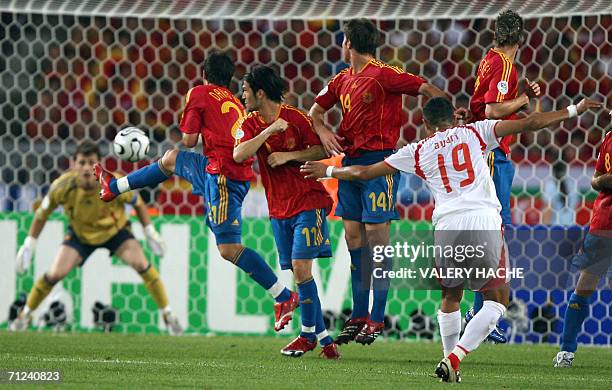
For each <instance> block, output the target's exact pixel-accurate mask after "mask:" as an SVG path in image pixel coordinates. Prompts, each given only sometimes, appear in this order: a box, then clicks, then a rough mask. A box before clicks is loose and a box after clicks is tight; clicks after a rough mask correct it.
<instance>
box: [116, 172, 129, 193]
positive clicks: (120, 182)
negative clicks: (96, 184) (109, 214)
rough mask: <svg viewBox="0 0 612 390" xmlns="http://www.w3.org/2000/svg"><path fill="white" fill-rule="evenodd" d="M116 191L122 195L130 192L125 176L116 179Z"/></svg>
mask: <svg viewBox="0 0 612 390" xmlns="http://www.w3.org/2000/svg"><path fill="white" fill-rule="evenodd" d="M117 189H118V190H119V192H120V193H122V194H123V193H124V192H128V191H130V183H129V182H128V178H127V176H124V177H121V178H119V179H117Z"/></svg>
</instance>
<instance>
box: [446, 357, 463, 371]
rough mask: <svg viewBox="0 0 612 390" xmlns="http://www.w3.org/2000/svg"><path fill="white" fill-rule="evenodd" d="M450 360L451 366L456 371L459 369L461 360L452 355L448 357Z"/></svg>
mask: <svg viewBox="0 0 612 390" xmlns="http://www.w3.org/2000/svg"><path fill="white" fill-rule="evenodd" d="M448 360H450V362H451V366H453V369H454V370H455V371H456V370H458V369H459V363H461V360H459V358H458V357H457V355H455V354H454V353H451V354H450V355H448Z"/></svg>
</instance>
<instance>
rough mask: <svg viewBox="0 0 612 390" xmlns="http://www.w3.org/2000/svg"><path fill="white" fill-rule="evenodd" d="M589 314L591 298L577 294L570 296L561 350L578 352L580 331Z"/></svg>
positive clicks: (564, 321)
mask: <svg viewBox="0 0 612 390" xmlns="http://www.w3.org/2000/svg"><path fill="white" fill-rule="evenodd" d="M588 315H589V299H588V298H585V297H581V296H580V295H576V293H575V292H574V293H573V294H572V296H571V297H570V300H569V303H568V304H567V310H566V311H565V319H564V320H563V336H562V337H561V350H562V351H567V352H576V349H577V348H578V332H580V329H582V323H583V322H584V319H585V318H586V317H587V316H588Z"/></svg>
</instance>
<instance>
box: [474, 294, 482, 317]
mask: <svg viewBox="0 0 612 390" xmlns="http://www.w3.org/2000/svg"><path fill="white" fill-rule="evenodd" d="M483 301H484V299H483V298H482V293H481V292H478V291H474V314H476V313H478V311H479V310H480V309H482V302H483Z"/></svg>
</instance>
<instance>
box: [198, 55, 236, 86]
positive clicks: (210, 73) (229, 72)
mask: <svg viewBox="0 0 612 390" xmlns="http://www.w3.org/2000/svg"><path fill="white" fill-rule="evenodd" d="M234 70H235V66H234V61H232V59H231V58H230V56H229V54H227V53H224V52H220V51H213V52H212V53H210V54H209V55H208V56H207V57H206V60H204V77H205V78H206V80H207V81H208V82H209V83H211V84H214V85H219V86H221V87H226V88H228V87H229V85H230V83H231V82H232V77H234Z"/></svg>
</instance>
